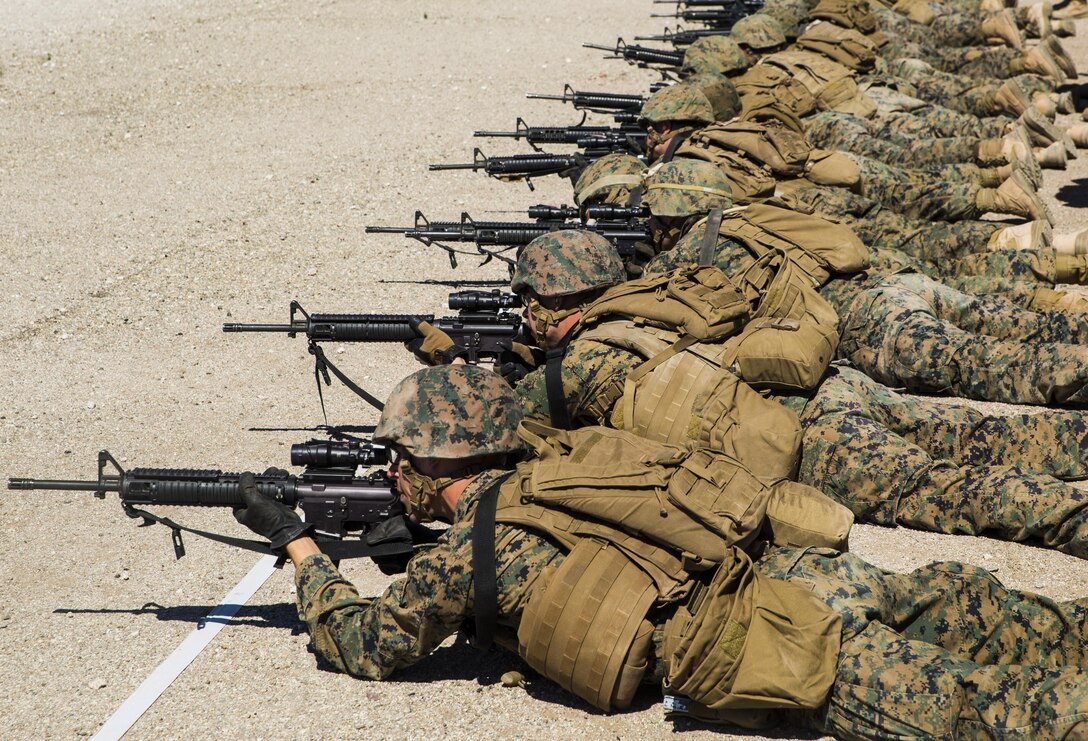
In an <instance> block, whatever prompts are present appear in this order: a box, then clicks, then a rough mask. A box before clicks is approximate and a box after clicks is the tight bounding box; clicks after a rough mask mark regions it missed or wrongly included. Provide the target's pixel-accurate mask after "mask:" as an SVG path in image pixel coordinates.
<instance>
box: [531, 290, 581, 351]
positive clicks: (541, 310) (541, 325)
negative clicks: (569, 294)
mask: <svg viewBox="0 0 1088 741" xmlns="http://www.w3.org/2000/svg"><path fill="white" fill-rule="evenodd" d="M581 310H582V307H581V306H574V307H571V308H567V309H548V308H546V307H544V306H542V305H541V303H540V301H539V300H538V299H536V298H530V299H529V311H530V312H532V315H533V320H534V322H535V325H534V329H535V331H536V336H537V341H538V342H539V343H540V344H541V346H542V347H544V348H545V349H547V346H548V342H547V336H548V329H549V328H550V327H555V326H558V325H559V322H561V321H563V320H564V319H566V318H567V317H568V316H570V315H571V314H577V313H578V312H579V311H581Z"/></svg>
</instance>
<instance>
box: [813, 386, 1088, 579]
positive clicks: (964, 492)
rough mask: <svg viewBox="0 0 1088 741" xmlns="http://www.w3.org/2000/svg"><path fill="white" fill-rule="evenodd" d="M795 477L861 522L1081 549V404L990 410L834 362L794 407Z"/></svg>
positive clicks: (1085, 436)
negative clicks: (937, 398)
mask: <svg viewBox="0 0 1088 741" xmlns="http://www.w3.org/2000/svg"><path fill="white" fill-rule="evenodd" d="M800 419H801V426H802V428H803V430H804V438H803V439H804V442H803V445H802V450H803V457H802V459H801V468H800V474H799V477H800V481H802V482H803V483H806V484H809V485H810V486H814V487H816V488H817V489H820V490H821V491H822V492H824V493H825V494H827V495H828V496H830V497H832V498H833V499H835V500H837V501H839V502H841V503H842V504H843V505H844V506H846V507H847V508H849V509H850V510H851V511H852V512H853V513H854V515H855V517H857V519H858V521H859V522H869V523H874V524H877V525H886V526H895V525H902V526H904V527H911V528H917V529H920V530H930V531H933V532H939V533H953V534H960V535H981V534H990V535H994V536H996V537H999V538H1003V539H1006V540H1014V541H1024V540H1036V541H1038V542H1041V543H1042V544H1045V545H1047V546H1049V547H1051V548H1057V549H1058V550H1060V551H1063V552H1065V553H1069V554H1072V555H1074V556H1078V557H1080V558H1088V492H1084V491H1081V490H1079V489H1076V488H1074V487H1072V486H1070V485H1068V484H1066V483H1064V482H1063V481H1061V480H1059V479H1078V478H1086V477H1088V413H1085V412H1078V411H1065V410H1062V411H1059V410H1046V411H1045V412H1042V413H1039V414H1020V415H1010V416H1000V417H990V416H986V415H984V414H982V413H981V412H977V411H975V410H973V409H971V408H969V407H965V406H959V405H955V406H951V405H947V404H944V405H938V404H934V403H933V402H930V401H926V400H922V399H915V398H908V397H905V396H903V395H901V394H897V393H896V392H894V391H892V390H891V389H889V388H887V387H886V386H882V385H881V384H879V383H877V382H876V381H874V380H872V379H871V378H869V377H868V376H866V375H865V374H863V373H861V372H859V371H857V370H854V369H852V368H836V369H832V370H831V371H830V372H829V374H828V376H827V377H825V379H824V380H823V382H822V383H821V384H820V386H819V387H818V388H817V389H816V391H815V393H814V394H813V396H812V398H811V399H810V400H809V401H808V403H807V404H806V405H805V407H804V410H803V411H802V412H801V413H800Z"/></svg>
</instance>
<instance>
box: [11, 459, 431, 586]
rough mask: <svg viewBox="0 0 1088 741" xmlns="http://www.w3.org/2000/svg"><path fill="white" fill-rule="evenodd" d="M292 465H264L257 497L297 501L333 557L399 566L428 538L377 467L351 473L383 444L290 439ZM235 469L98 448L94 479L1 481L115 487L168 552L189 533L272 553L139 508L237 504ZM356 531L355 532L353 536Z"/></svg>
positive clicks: (28, 486)
mask: <svg viewBox="0 0 1088 741" xmlns="http://www.w3.org/2000/svg"><path fill="white" fill-rule="evenodd" d="M291 464H292V465H295V466H305V472H304V473H302V474H300V475H297V476H296V475H292V474H289V473H287V472H286V471H280V470H277V469H269V470H268V471H266V472H265V473H263V474H260V475H257V476H255V477H254V478H255V481H256V484H257V490H258V491H259V492H260V493H261V494H262V495H264V496H266V497H269V498H271V499H275V500H277V501H279V502H283V503H284V504H286V505H287V506H289V507H298V508H300V509H301V510H302V511H303V513H304V514H305V519H306V521H307V522H308V523H311V524H312V525H313V526H314V540H315V541H316V542H317V544H318V547H320V548H321V550H322V551H323V552H324V553H326V554H327V555H328V556H329V557H330V558H332V559H334V560H340V559H344V558H358V557H364V556H365V557H368V558H371V559H373V560H374V561H375V563H377V564H378V566H379V568H381V570H382V571H383V572H384V573H387V574H393V573H399V572H402V571H404V569H405V567H406V564H407V562H408V559H409V558H410V557H411V556H412V554H413V553H415V552H416V550H418V548H419V547H420V546H421V545H424V544H428V543H433V542H434V541H435V540H436V539H437V536H438V535H439V533H438V532H435V531H433V530H430V529H428V528H425V527H422V526H420V525H417V524H415V523H413V522H411V521H410V520H408V518H407V517H406V516H405V511H404V506H403V505H402V504H401V501H400V499H399V497H398V496H397V493H396V492H395V491H394V489H393V483H392V480H391V479H390V478H389V477H388V475H387V474H386V472H385V471H384V470H378V471H374V472H372V473H369V474H366V475H361V476H360V475H357V474H356V469H357V468H358V467H360V466H363V467H370V466H387V465H388V464H389V451H388V449H387V448H385V447H384V446H381V445H376V444H373V443H364V442H358V441H347V442H344V441H325V440H310V441H309V442H306V443H299V444H296V445H292V446H291ZM240 476H241V474H240V473H229V472H224V471H220V470H218V469H215V470H211V469H204V470H202V469H193V468H134V469H131V470H128V471H126V470H124V469H123V468H121V465H120V464H119V463H118V462H117V460H116V459H115V458H114V457H113V456H112V455H110V453H109V451H106V450H102V451H100V452H99V453H98V478H97V480H94V481H72V480H48V479H29V478H10V479H8V488H9V489H15V490H19V491H32V490H46V491H90V492H94V495H95V496H96V497H97V498H99V499H105V498H106V494H108V493H111V492H115V493H117V494H118V495H120V499H121V508H122V509H123V510H124V512H125V514H126V515H128V516H129V517H132V518H136V519H142V520H143V523H142V524H143V525H152V524H154V523H159V524H161V525H165V526H166V527H168V528H170V530H171V533H172V537H173V544H174V555H175V557H177V558H181V557H182V556H184V555H185V545H184V543H183V542H182V537H181V533H182V532H183V531H184V532H188V533H193V534H195V535H198V536H200V537H204V538H208V539H210V540H214V541H216V542H219V543H225V544H227V545H231V546H235V547H239V548H245V549H248V550H253V551H257V552H259V553H271V551H269V549H268V547H267V546H266V545H265V544H263V543H261V542H258V541H254V540H246V539H242V538H234V537H230V536H226V535H220V534H218V533H209V532H206V531H203V530H196V529H193V528H190V527H186V526H184V525H179V524H178V523H176V522H174V521H173V520H170V519H168V518H166V517H160V516H159V515H155V514H152V513H151V512H148V511H147V510H146V509H144V508H145V507H162V506H181V507H242V506H244V505H245V502H244V501H243V499H242V493H241V486H240V484H239V477H240ZM356 535H357V536H358V537H354V536H356Z"/></svg>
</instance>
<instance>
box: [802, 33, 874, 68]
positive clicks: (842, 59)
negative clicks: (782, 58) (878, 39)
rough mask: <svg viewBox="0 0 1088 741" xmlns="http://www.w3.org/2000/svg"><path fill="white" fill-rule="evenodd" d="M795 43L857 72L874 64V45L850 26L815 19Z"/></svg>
mask: <svg viewBox="0 0 1088 741" xmlns="http://www.w3.org/2000/svg"><path fill="white" fill-rule="evenodd" d="M797 45H798V46H799V47H801V48H802V49H809V50H811V51H814V52H816V53H818V54H822V55H824V56H826V57H829V58H830V59H833V60H835V61H836V62H838V63H839V64H842V65H844V66H846V67H849V68H850V69H852V70H855V71H859V72H867V71H869V70H871V69H873V68H874V67H875V66H876V45H875V44H874V43H873V42H872V41H870V40H869V39H867V38H866V37H865V36H864V35H863V34H861V33H859V32H858V31H855V30H854V29H852V28H843V27H841V26H837V25H835V24H834V23H827V22H826V21H817V22H816V23H813V24H812V25H810V26H809V27H808V28H807V29H805V32H804V33H803V34H801V36H799V37H798V39H797Z"/></svg>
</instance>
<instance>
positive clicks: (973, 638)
mask: <svg viewBox="0 0 1088 741" xmlns="http://www.w3.org/2000/svg"><path fill="white" fill-rule="evenodd" d="M759 569H760V571H761V572H762V573H763V574H765V575H767V576H770V577H772V578H777V579H784V580H786V581H793V582H797V583H800V584H802V585H803V586H805V587H807V588H810V589H811V590H812V591H813V593H814V594H816V595H817V596H819V597H820V598H821V599H823V600H824V601H825V602H827V604H828V605H830V606H831V608H832V609H834V610H835V611H836V612H838V613H839V614H841V615H842V616H843V633H842V635H843V643H842V647H841V649H840V652H839V662H838V667H837V669H836V675H835V682H834V684H833V685H832V688H831V694H830V697H829V698H828V700H827V703H826V704H825V705H824V706H823V707H821V708H820V709H818V710H817V711H814V712H809V713H805V714H800V713H798V714H797V715H796V716H793V717H794V719H796V720H798V721H801V722H806V723H808V724H809V725H811V726H812V727H814V728H815V729H817V730H819V731H820V732H822V733H829V734H833V735H834V736H836V737H837V738H880V739H892V738H947V739H951V738H980V739H981V738H1002V739H1012V738H1023V739H1058V738H1083V737H1084V736H1085V734H1086V733H1088V729H1086V728H1085V721H1086V720H1088V671H1086V670H1084V669H1082V668H1081V667H1082V666H1084V665H1085V663H1086V661H1088V627H1086V622H1088V609H1086V607H1085V605H1084V603H1083V602H1082V601H1072V602H1056V601H1054V600H1051V599H1049V598H1047V597H1043V596H1041V595H1037V594H1031V593H1028V592H1020V591H1016V590H1011V589H1006V588H1004V587H1003V586H1001V584H1000V582H998V581H997V579H995V578H994V577H993V575H991V574H990V573H989V572H988V571H986V570H984V569H981V568H978V567H976V566H971V565H969V564H962V563H956V562H943V563H935V564H931V565H929V566H925V567H923V568H920V569H917V570H915V571H913V572H911V573H909V574H894V573H888V572H886V571H883V570H882V569H879V568H877V567H875V566H872V565H871V564H867V563H865V562H864V561H863V560H862V559H860V558H859V557H857V556H855V555H853V554H850V553H842V554H840V553H836V552H834V551H826V550H817V549H810V550H807V551H803V550H800V549H796V548H782V549H776V550H774V551H771V552H770V553H768V554H767V555H765V556H764V557H763V558H762V559H761V560H760V561H759Z"/></svg>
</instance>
